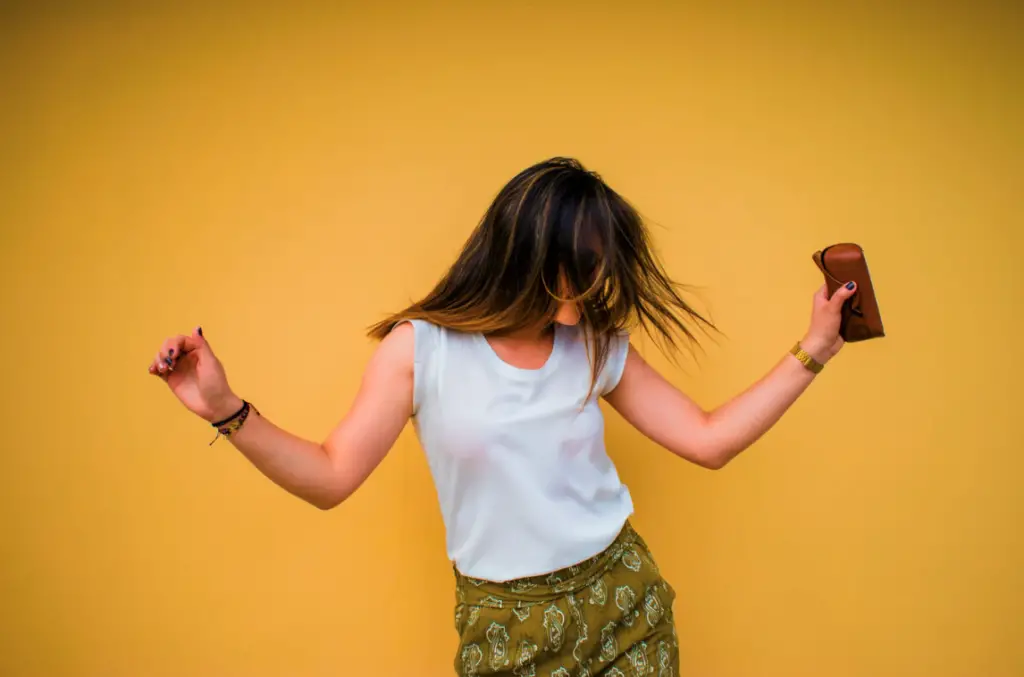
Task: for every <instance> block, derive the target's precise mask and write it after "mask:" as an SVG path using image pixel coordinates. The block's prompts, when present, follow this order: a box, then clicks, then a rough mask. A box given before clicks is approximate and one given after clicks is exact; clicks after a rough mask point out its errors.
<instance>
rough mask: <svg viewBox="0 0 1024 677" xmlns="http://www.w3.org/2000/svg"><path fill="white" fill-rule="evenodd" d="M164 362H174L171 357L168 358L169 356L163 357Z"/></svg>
mask: <svg viewBox="0 0 1024 677" xmlns="http://www.w3.org/2000/svg"><path fill="white" fill-rule="evenodd" d="M164 362H166V363H167V364H168V365H172V364H174V360H172V359H171V358H169V357H165V358H164Z"/></svg>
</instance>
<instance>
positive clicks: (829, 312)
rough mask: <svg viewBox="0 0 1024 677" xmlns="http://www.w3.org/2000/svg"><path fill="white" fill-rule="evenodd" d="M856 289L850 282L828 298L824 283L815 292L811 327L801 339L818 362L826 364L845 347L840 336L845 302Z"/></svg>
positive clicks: (803, 346)
mask: <svg viewBox="0 0 1024 677" xmlns="http://www.w3.org/2000/svg"><path fill="white" fill-rule="evenodd" d="M856 291H857V286H856V285H855V284H854V283H853V282H850V283H848V284H846V285H844V286H842V287H840V288H839V289H837V290H836V293H835V294H833V295H832V298H828V290H827V288H826V287H825V286H824V285H822V287H821V289H819V290H818V291H817V292H816V293H815V294H814V306H813V308H812V310H811V327H810V329H808V330H807V334H806V335H805V336H804V338H803V340H802V341H800V346H801V347H802V348H803V349H804V350H805V351H807V352H808V353H810V355H811V356H812V357H813V358H814V359H816V360H817V361H818V362H821V363H822V364H825V363H826V362H828V361H829V360H831V359H832V358H833V357H835V356H836V353H838V352H839V350H840V349H841V348H842V347H843V343H844V342H843V339H842V338H841V337H840V336H839V324H840V320H841V318H842V309H843V304H844V303H845V302H846V300H847V299H848V298H850V297H851V296H853V295H854V293H856Z"/></svg>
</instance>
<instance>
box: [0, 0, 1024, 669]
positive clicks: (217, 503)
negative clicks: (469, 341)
mask: <svg viewBox="0 0 1024 677" xmlns="http://www.w3.org/2000/svg"><path fill="white" fill-rule="evenodd" d="M22 4H23V5H24V7H23V8H22V9H17V8H15V9H11V8H10V7H11V3H7V4H6V6H7V7H8V9H6V10H4V14H3V15H0V91H2V95H0V96H2V99H3V102H2V104H0V142H2V145H0V170H2V174H0V179H2V180H0V193H2V199H0V225H2V262H0V281H2V283H3V284H2V285H0V295H2V301H3V317H4V331H3V333H2V334H0V348H2V354H3V355H4V356H5V358H4V360H3V364H4V369H3V376H4V387H3V389H2V395H0V396H2V398H3V399H2V402H3V408H2V411H3V433H2V434H3V438H2V439H3V453H2V456H0V514H2V515H3V518H2V519H3V538H2V539H0V543H2V550H0V554H2V562H3V564H2V567H0V574H2V577H0V584H2V588H0V592H2V595H3V597H2V602H0V609H2V612H0V674H3V675H5V676H7V675H9V676H11V677H28V676H35V675H45V676H48V677H50V676H52V677H63V676H75V677H92V676H97V677H99V676H102V677H111V676H119V675H125V676H127V675H131V676H135V675H145V676H147V677H161V676H164V675H167V676H172V675H173V676H175V677H177V676H181V675H195V676H202V677H205V676H211V677H213V676H216V677H229V676H235V675H238V676H244V677H262V676H269V675H273V676H284V675H287V676H292V675H303V676H310V677H315V676H319V675H324V676H326V675H364V674H365V675H403V676H405V675H444V674H449V673H450V665H451V660H452V654H453V651H454V648H455V643H456V637H455V634H454V631H453V630H452V627H451V621H450V617H451V609H452V588H451V583H452V580H451V571H450V568H449V565H448V563H447V562H446V561H445V557H444V546H443V534H442V525H441V521H440V517H439V515H438V511H437V507H436V499H435V495H434V490H433V487H432V485H431V483H430V479H429V476H428V472H427V467H426V464H425V463H424V460H423V458H422V456H421V453H420V451H419V450H418V447H417V446H416V444H415V441H414V438H413V436H412V435H411V433H410V432H408V431H407V432H406V434H404V435H403V437H402V439H401V441H400V443H399V444H398V446H397V447H396V448H395V450H394V451H393V453H392V454H391V456H389V458H388V459H387V460H386V461H385V462H384V464H383V465H382V466H381V468H380V470H379V471H378V472H377V473H376V474H375V475H374V476H373V477H372V478H371V480H370V481H369V482H368V484H367V485H366V486H365V487H364V488H363V489H362V490H361V491H360V492H359V493H358V494H357V495H356V496H355V497H354V498H353V499H352V500H351V501H349V502H348V503H347V504H345V505H344V506H342V507H341V508H339V509H338V510H335V511H333V512H330V513H326V514H322V513H319V512H318V511H316V510H315V509H313V508H310V507H307V506H305V505H303V504H301V503H300V502H298V501H297V500H295V499H293V498H291V497H289V496H288V495H286V494H285V493H284V492H282V491H280V490H278V489H277V488H276V487H274V486H273V485H271V484H270V483H269V482H268V481H266V480H264V479H263V478H262V477H261V476H259V475H258V474H257V473H256V472H255V471H253V470H252V469H251V468H250V467H249V466H248V465H247V464H246V463H245V462H244V461H243V460H242V459H241V458H240V457H239V456H238V455H237V454H236V453H234V452H233V450H232V448H231V447H230V446H229V445H227V444H223V443H218V444H216V445H214V446H213V447H208V446H207V443H208V442H209V441H210V439H211V430H210V429H209V428H208V427H207V426H205V425H203V424H202V423H200V422H199V421H197V420H194V419H192V418H190V417H189V416H188V415H187V414H186V413H185V412H184V410H182V409H181V408H179V407H177V406H176V405H175V404H174V402H173V401H172V400H171V398H170V396H169V395H168V393H167V392H165V390H164V388H163V387H162V386H161V385H160V384H159V382H157V381H155V380H153V379H152V378H150V377H148V376H147V374H146V364H147V361H148V360H149V359H150V358H151V357H152V355H153V353H154V352H155V350H156V348H157V346H158V343H159V341H160V340H161V339H162V338H163V337H164V336H165V335H167V334H169V333H173V332H178V331H181V330H185V329H189V328H191V327H192V326H193V325H194V324H196V323H202V324H203V326H204V328H205V330H206V334H207V336H208V337H209V339H210V341H211V342H212V343H213V345H214V347H215V348H217V349H218V350H219V352H220V353H221V355H222V357H223V359H224V360H225V361H226V363H227V365H228V366H229V373H230V375H231V377H232V380H233V382H234V384H235V385H236V387H237V388H238V390H239V391H240V392H241V393H243V394H244V395H245V396H247V397H248V398H250V399H252V400H254V401H255V402H257V403H258V404H259V406H260V407H261V409H262V410H263V411H264V412H266V413H267V414H268V415H270V416H271V417H272V418H273V419H274V420H275V421H277V422H279V423H281V424H283V425H285V426H287V427H289V428H291V429H292V430H294V431H296V432H298V433H301V434H305V435H308V436H312V437H315V438H320V437H321V436H323V435H324V434H325V433H326V432H327V431H328V429H329V428H330V427H331V426H332V425H333V424H334V423H335V421H336V420H337V418H338V417H339V415H340V414H341V413H342V412H343V411H344V410H345V407H346V406H347V403H348V402H349V401H350V399H351V397H352V396H353V394H354V391H355V388H356V385H357V382H358V378H359V375H360V370H361V367H362V364H363V362H364V360H365V359H366V358H367V356H368V354H369V352H370V350H371V345H370V344H369V342H368V341H367V340H365V339H364V337H363V327H365V326H366V325H368V324H369V323H371V322H372V321H374V320H375V319H377V318H379V317H380V316H381V315H382V314H383V313H384V312H385V311H387V310H391V309H394V308H397V307H398V306H400V305H401V304H402V303H403V302H404V301H406V300H407V299H408V298H409V297H410V296H412V295H415V294H418V293H421V292H423V291H424V290H426V288H427V287H428V285H430V284H431V282H432V281H434V280H435V279H436V277H437V276H438V275H439V274H440V273H441V271H442V270H443V269H444V268H445V266H446V265H447V264H448V263H449V262H450V260H451V259H452V257H453V255H454V253H455V251H456V249H457V247H458V246H459V244H460V243H461V242H462V240H463V238H464V237H465V236H466V234H467V233H468V231H469V229H470V228H471V227H472V225H473V224H474V222H475V220H476V219H477V218H478V216H479V215H480V213H481V212H482V210H483V209H484V208H485V206H486V204H487V202H488V200H489V199H490V197H491V196H492V195H493V193H494V192H495V191H496V190H497V189H498V187H499V186H500V185H501V183H502V182H503V181H505V180H506V179H507V178H509V177H510V176H511V175H512V174H513V173H514V172H516V171H518V170H519V169H521V168H522V167H524V166H525V165H527V164H529V163H532V162H534V161H536V160H539V159H542V158H544V157H547V156H550V155H554V154H571V155H576V156H578V157H580V158H581V159H583V160H584V161H585V162H586V163H588V164H589V165H591V166H592V167H593V168H595V169H597V170H599V171H601V172H603V173H604V174H605V176H606V178H607V179H608V180H609V181H610V182H611V183H612V184H613V185H614V186H615V187H617V188H618V189H620V190H621V192H623V193H624V194H625V195H627V196H628V197H630V198H631V199H632V200H633V201H634V202H636V203H637V204H638V205H639V207H640V208H641V209H642V210H643V211H644V212H645V213H646V214H647V215H648V216H649V217H650V218H651V219H652V220H654V221H656V222H657V223H658V224H660V225H659V226H658V227H657V228H656V231H655V233H656V240H657V242H658V244H659V245H660V247H661V249H662V251H663V253H664V256H665V258H666V259H667V261H668V263H669V265H670V267H671V269H672V270H673V271H674V272H675V273H677V274H678V275H679V276H680V277H681V278H683V279H685V280H686V281H689V282H692V283H695V284H698V285H701V286H702V287H704V289H705V291H704V298H705V299H706V301H707V303H708V304H709V305H710V307H711V308H712V311H713V313H714V316H715V319H716V320H718V322H719V323H720V325H721V327H722V328H723V329H724V331H725V332H726V333H727V335H728V340H724V341H722V342H720V344H719V345H717V346H715V345H710V344H709V349H708V352H707V355H706V357H703V358H701V360H700V362H699V363H697V364H695V363H692V362H690V363H686V364H684V366H683V367H682V368H672V367H670V366H668V363H667V362H666V361H665V360H663V359H661V358H660V357H658V356H657V355H656V354H655V355H653V356H652V359H653V360H655V362H656V363H657V364H659V365H661V366H663V367H664V368H665V369H666V370H670V371H669V372H668V373H670V374H671V378H673V379H674V380H675V381H676V382H678V383H679V384H681V385H682V386H683V387H685V388H686V390H687V391H688V392H690V393H692V394H693V395H694V396H695V397H697V398H698V399H699V400H700V401H701V402H702V403H704V404H707V405H711V404H714V403H717V402H719V401H721V400H722V399H723V398H725V397H726V396H728V395H730V394H732V393H734V392H736V391H737V390H739V389H740V388H742V387H744V386H745V385H747V384H748V383H749V382H751V381H752V380H753V379H754V378H756V377H758V376H760V375H761V373H762V372H763V371H765V370H766V369H768V368H769V367H770V366H771V365H772V364H773V363H774V362H775V361H776V359H777V358H778V357H779V356H780V355H781V354H782V353H783V351H785V350H786V349H788V348H789V347H790V345H791V343H792V341H793V340H794V339H795V338H797V337H798V336H799V335H800V333H801V332H802V331H803V330H804V328H805V323H806V320H807V316H808V310H809V307H810V294H811V293H812V292H813V290H814V289H815V288H816V286H817V285H818V284H819V277H818V274H817V272H816V270H815V268H814V266H813V265H812V263H811V260H810V254H811V252H812V251H813V250H814V249H816V248H818V247H820V246H821V245H824V244H829V243H831V242H834V241H841V240H855V241H858V242H860V243H862V244H863V245H864V247H865V248H866V250H867V252H868V256H869V261H870V264H871V268H872V272H873V274H874V277H875V280H876V284H877V286H878V293H879V297H880V302H881V308H882V311H883V313H884V319H885V322H886V328H887V330H888V332H889V334H890V335H889V337H888V338H886V339H884V340H881V341H877V342H872V343H870V344H861V345H857V346H851V347H849V348H848V349H847V350H846V352H845V353H844V354H843V355H842V356H841V359H840V360H838V361H837V362H836V363H835V364H834V365H833V366H830V367H829V368H828V370H827V372H826V373H825V374H823V377H822V378H821V379H820V381H819V382H818V383H816V384H815V385H814V386H813V388H812V390H811V392H810V394H809V395H808V396H807V397H806V398H805V399H804V400H803V401H801V402H800V403H799V404H798V405H797V406H796V407H795V409H794V410H793V411H792V413H791V414H790V415H789V416H788V417H787V418H786V419H785V420H784V421H783V422H782V423H781V424H780V425H779V426H778V427H777V428H776V430H774V431H773V432H772V433H771V434H770V435H769V436H768V437H767V438H766V439H765V440H764V441H763V442H761V443H760V444H758V445H757V446H756V448H754V449H752V450H751V451H749V452H748V453H747V454H746V455H745V456H744V457H742V458H741V460H739V461H737V462H736V463H735V465H732V466H730V467H729V468H727V469H726V470H725V471H723V472H721V473H718V474H713V473H708V472H705V471H700V470H696V469H693V468H690V467H688V466H686V465H685V464H683V463H682V462H680V461H678V460H676V459H674V458H672V457H670V455H669V454H668V453H666V452H663V451H660V450H658V449H655V448H654V447H653V446H652V445H651V444H649V443H648V442H646V441H644V440H642V439H641V438H640V437H639V436H638V434H637V433H635V432H634V431H632V430H630V429H628V428H627V427H626V426H625V425H624V424H623V423H622V421H621V420H619V419H617V418H612V420H611V422H610V442H611V447H612V449H613V454H614V457H615V459H616V461H617V462H618V463H619V465H620V469H621V472H622V474H623V475H624V476H625V478H626V480H627V481H628V482H629V484H630V486H631V488H632V490H633V493H634V495H635V498H636V503H637V507H638V514H637V517H636V522H637V523H638V525H639V526H640V528H641V529H642V530H643V531H644V533H645V534H646V535H647V537H648V540H649V541H650V542H651V544H652V547H653V548H654V550H655V553H656V555H657V556H658V557H659V559H660V560H661V563H662V564H663V567H664V569H665V571H666V573H667V575H668V576H669V577H670V578H671V579H672V581H673V583H674V585H675V586H676V587H677V588H678V589H679V591H680V599H679V602H678V607H677V614H678V618H679V623H680V628H679V629H680V634H681V642H682V652H683V658H684V674H688V675H700V676H704V677H751V676H765V677H774V676H776V675H778V676H780V677H782V676H785V677H794V676H801V675H813V676H820V675H828V676H830V677H846V676H850V677H863V676H865V675H872V676H876V675H893V676H897V675H898V676H900V677H909V676H915V675H922V676H924V675H927V676H929V677H942V676H954V675H957V676H959V675H963V676H972V677H974V676H981V675H983V676H985V677H999V676H1003V675H1005V676H1009V675H1020V674H1022V673H1024V641H1022V639H1021V634H1020V632H1021V630H1020V628H1021V625H1020V623H1021V619H1022V618H1024V602H1022V589H1021V585H1022V583H1021V572H1022V571H1024V537H1022V529H1021V527H1020V526H1019V525H1017V524H1016V521H1017V520H1018V519H1019V518H1020V517H1021V503H1020V488H1021V474H1022V471H1024V460H1022V459H1024V453H1022V452H1024V449H1022V444H1021V442H1020V439H1021V438H1020V433H1019V430H1018V427H1017V426H1018V424H1019V421H1020V418H1021V414H1020V405H1021V404H1022V398H1021V396H1020V382H1021V378H1022V377H1024V373H1022V369H1021V358H1020V348H1019V341H1020V336H1021V330H1022V323H1021V319H1020V311H1021V307H1022V293H1021V292H1022V281H1021V275H1020V272H1019V270H1020V269H1019V266H1020V256H1021V251H1022V246H1024V236H1022V228H1021V225H1022V224H1021V216H1020V214H1021V209H1020V202H1019V199H1020V194H1021V188H1022V186H1024V171H1022V169H1024V167H1022V164H1024V142H1022V134H1021V120H1022V119H1024V96H1022V93H1021V92H1022V91H1024V90H1022V84H1024V77H1022V75H1021V73H1022V70H1021V67H1022V65H1024V59H1022V56H1024V50H1022V43H1021V41H1020V35H1021V28H1022V22H1021V19H1022V17H1021V14H1020V13H1014V12H1013V11H1011V10H1008V9H1000V8H999V7H1000V6H999V5H997V4H994V3H990V4H989V5H990V6H987V7H986V6H985V5H984V4H978V5H976V6H974V7H973V9H963V10H959V11H956V12H952V11H949V10H943V11H939V10H936V9H934V8H932V9H927V10H925V9H922V10H921V11H917V10H910V9H904V10H899V11H896V10H883V9H868V8H866V7H865V6H864V5H863V3H861V7H860V9H856V10H853V9H851V10H840V9H838V8H836V7H835V6H831V8H830V3H816V4H814V5H808V6H806V7H802V8H798V7H795V6H794V7H792V8H789V9H783V8H781V7H780V6H779V5H777V4H776V5H774V6H773V8H772V9H770V10H769V9H755V8H753V7H751V8H747V9H744V10H742V11H740V10H738V9H733V10H732V11H727V10H725V9H714V8H713V4H712V3H707V6H706V7H703V8H698V7H696V6H695V5H692V4H691V5H688V7H687V8H681V7H680V6H679V5H676V4H670V3H662V4H646V5H643V6H639V5H638V6H636V7H634V8H630V9H627V8H626V7H627V5H628V3H615V7H616V8H615V9H602V5H601V4H595V3H586V4H583V3H580V4H579V5H578V6H573V7H569V6H565V8H564V9H554V8H552V7H551V6H549V5H547V4H544V3H513V7H506V8H503V9H498V8H497V7H498V3H494V4H489V5H488V6H489V7H491V9H482V8H480V7H479V5H481V4H486V3H472V4H465V5H461V6H459V5H454V4H444V5H436V6H432V7H431V8H430V9H427V7H428V5H433V3H412V2H406V3H403V4H395V3H378V4H376V5H375V6H374V8H373V9H365V8H362V7H358V5H360V4H366V5H369V4H370V3H350V4H349V7H347V8H345V9H335V10H332V11H327V10H325V9H323V8H320V9H315V8H313V7H312V6H305V5H299V4H294V3H280V4H279V5H278V9H275V10H270V9H253V8H252V7H253V6H252V5H250V9H249V10H247V11H241V10H238V11H227V10H221V11H219V12H213V11H210V10H200V9H179V10H177V11H174V12H172V11H169V10H167V11H162V12H156V11H144V10H138V9H136V10H130V11H129V10H125V9H116V8H111V7H109V6H108V7H107V8H101V7H99V6H96V7H93V8H87V7H86V6H85V5H79V6H78V7H77V8H76V9H64V10H58V9H53V3H41V4H46V5H48V6H50V7H51V8H50V9H48V10H45V11H44V10H41V9H37V10H33V9H31V8H32V5H33V3H22ZM68 4H69V5H70V3H68ZM502 4H504V5H507V4H508V3H502ZM611 4H612V3H608V5H611ZM767 4H770V3H766V4H765V6H767ZM897 4H899V3H897ZM1002 4H1003V5H1004V6H1006V7H1010V6H1011V5H1012V4H1013V3H1008V2H1007V3H1002ZM474 5H476V6H474ZM964 5H965V7H966V6H967V3H964ZM286 6H287V9H284V8H285V7H286ZM335 6H337V4H336V5H335Z"/></svg>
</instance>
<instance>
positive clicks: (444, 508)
mask: <svg viewBox="0 0 1024 677" xmlns="http://www.w3.org/2000/svg"><path fill="white" fill-rule="evenodd" d="M411 324H412V325H413V327H414V329H415V344H416V345H415V355H416V358H415V359H416V365H415V385H414V394H413V408H414V415H413V424H414V426H415V429H416V434H417V436H418V437H419V440H420V444H421V445H422V446H423V449H424V451H425V453H426V456H427V461H428V463H429V465H430V471H431V473H432V475H433V478H434V483H435V485H436V487H437V494H438V499H439V501H440V504H441V512H442V516H443V518H444V524H445V529H446V532H447V548H448V557H449V558H450V559H451V560H452V562H454V564H455V566H456V567H457V568H458V570H459V571H460V572H462V573H463V574H465V575H467V576H471V577H474V578H480V579H484V580H489V581H508V580H512V579H516V578H523V577H526V576H536V575H540V574H546V573H550V572H552V571H556V570H558V569H563V568H565V567H568V566H571V565H573V564H576V563H578V562H581V561H583V560H585V559H588V558H590V557H592V556H594V555H596V554H597V553H599V552H601V551H602V550H604V549H605V548H606V547H608V546H609V545H610V544H611V543H612V542H613V541H614V540H615V538H616V536H617V535H618V534H619V531H620V530H621V529H622V527H623V525H624V524H625V522H626V520H627V519H628V518H629V516H630V515H631V514H632V512H633V502H632V499H631V497H630V494H629V490H628V489H627V488H626V486H625V485H624V484H622V482H621V481H620V480H619V476H618V473H617V471H616V469H615V466H614V464H613V463H612V461H611V459H610V458H609V457H608V454H607V452H606V451H605V445H604V417H603V415H602V413H601V409H600V408H599V406H598V398H599V396H600V395H603V394H605V393H607V392H609V391H610V390H611V389H612V388H614V387H615V385H616V384H617V383H618V381H619V378H620V377H621V376H622V371H623V368H624V366H625V362H626V354H627V352H628V349H629V341H628V338H627V337H626V336H620V337H617V338H616V339H615V340H614V341H613V342H612V344H611V348H610V352H609V356H608V361H607V364H606V365H605V367H604V369H603V370H602V372H601V374H600V375H599V378H598V380H597V385H596V387H595V389H594V394H592V395H591V396H590V398H589V399H587V400H586V402H584V399H585V398H586V397H587V393H588V391H589V389H590V388H589V387H590V370H591V366H590V361H589V357H588V354H587V349H586V346H585V345H584V341H583V340H582V336H583V332H582V331H581V330H579V329H576V328H571V327H564V326H560V325H556V327H557V328H556V330H555V338H554V348H553V350H552V352H551V356H550V357H549V358H548V360H547V362H546V363H545V364H544V366H543V367H541V368H539V369H520V368H518V367H514V366H512V365H510V364H508V363H507V362H505V361H503V360H502V359H501V358H500V357H498V355H497V354H496V353H495V352H494V350H493V349H492V348H491V346H490V344H489V343H488V342H487V340H486V339H485V338H484V337H483V336H482V335H481V334H466V333H461V332H455V331H449V330H446V329H443V328H441V327H438V326H436V325H433V324H430V323H428V322H424V321H421V320H414V321H412V322H411ZM591 352H592V351H591Z"/></svg>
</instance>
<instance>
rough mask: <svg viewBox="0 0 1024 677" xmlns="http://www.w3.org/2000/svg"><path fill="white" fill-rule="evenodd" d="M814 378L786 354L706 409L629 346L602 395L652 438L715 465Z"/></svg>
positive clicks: (767, 424)
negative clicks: (619, 374) (736, 391)
mask: <svg viewBox="0 0 1024 677" xmlns="http://www.w3.org/2000/svg"><path fill="white" fill-rule="evenodd" d="M813 379H814V374H812V373H811V372H810V371H809V370H808V369H806V368H805V367H804V366H803V365H802V364H800V362H799V361H797V360H796V358H794V357H792V356H789V355H787V356H786V357H784V358H783V359H782V361H780V362H779V363H778V364H777V365H776V366H775V368H774V369H772V370H771V371H770V372H769V373H768V374H767V375H765V376H764V377H763V378H762V379H760V380H759V381H757V382H756V383H755V384H754V385H752V386H750V388H748V389H747V390H746V391H744V392H743V393H741V394H740V395H737V396H736V397H734V398H733V399H731V400H730V401H729V402H727V403H725V404H723V405H722V406H720V407H718V408H717V409H714V410H712V411H705V410H704V409H702V408H701V407H700V406H698V405H697V403H696V402H694V401H693V400H692V399H690V398H689V397H687V396H686V395H685V394H683V393H682V392H680V391H679V390H678V389H677V388H675V387H674V386H673V385H672V384H671V383H669V382H668V381H666V380H665V378H664V377H662V375H661V374H659V373H658V372H657V371H656V370H655V369H654V368H653V367H651V366H650V365H649V364H648V363H647V362H646V361H645V360H644V359H643V358H642V357H641V356H640V354H639V353H637V352H636V351H635V350H634V349H633V348H632V347H631V348H630V350H629V356H628V357H627V358H626V368H625V370H624V371H623V373H622V379H621V380H620V381H619V385H618V386H617V387H616V388H615V389H614V390H613V391H612V392H610V393H609V394H608V395H607V396H606V399H607V401H608V403H609V404H611V405H612V407H614V408H615V410H616V411H618V412H619V413H620V414H622V417H623V418H625V419H626V420H627V421H628V422H629V423H630V424H631V425H632V426H633V427H635V428H636V429H637V430H639V431H640V432H641V433H643V434H644V435H645V436H647V437H648V438H649V439H650V440H652V441H653V442H655V443H657V444H659V445H661V446H662V447H664V448H666V449H668V450H669V451H671V452H672V453H674V454H676V455H678V456H680V457H682V458H685V459H686V460H688V461H691V462H693V463H696V464H697V465H700V466H702V467H705V468H712V469H718V468H721V467H723V466H724V465H725V464H726V463H728V462H729V461H731V460H732V459H733V458H735V457H736V456H737V455H738V454H739V453H740V452H742V451H743V450H744V449H746V448H747V447H749V446H750V445H752V444H753V443H754V442H756V441H757V440H758V439H759V438H760V437H761V436H762V435H764V434H765V433H766V432H767V431H768V430H769V429H770V428H771V427H772V426H773V425H775V423H776V422H778V420H779V419H780V418H782V415H783V414H784V413H785V412H786V410H787V409H789V408H790V406H792V404H793V403H794V402H795V401H796V400H797V398H798V397H799V396H800V394H801V393H803V392H804V390H806V389H807V386H809V385H810V384H811V381H812V380H813Z"/></svg>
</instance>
